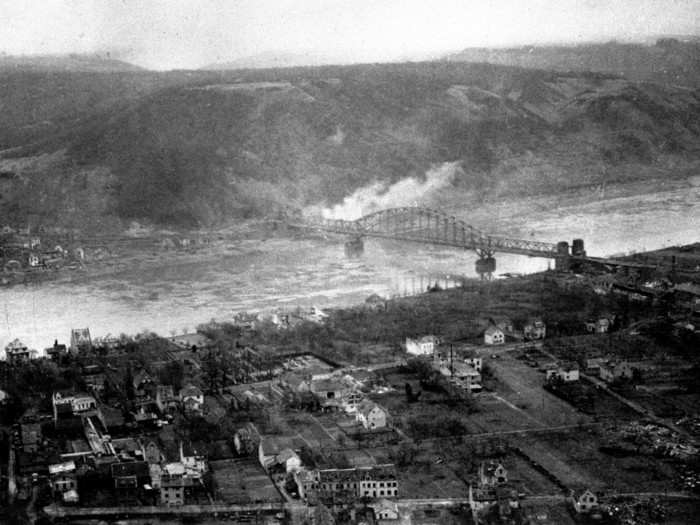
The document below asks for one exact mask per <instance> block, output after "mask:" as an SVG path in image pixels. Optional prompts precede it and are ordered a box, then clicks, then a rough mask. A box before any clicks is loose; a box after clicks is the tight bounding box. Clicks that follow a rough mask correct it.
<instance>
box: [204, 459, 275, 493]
mask: <svg viewBox="0 0 700 525" xmlns="http://www.w3.org/2000/svg"><path fill="white" fill-rule="evenodd" d="M210 465H211V468H212V472H213V474H214V483H215V486H216V493H215V496H216V499H217V500H221V501H224V502H226V503H249V502H255V501H273V502H276V501H281V500H282V496H281V495H280V493H279V492H278V491H277V489H276V488H275V487H274V485H273V484H272V480H270V478H269V477H268V476H267V474H265V472H264V471H263V469H262V467H261V466H260V465H259V464H258V461H257V458H249V459H245V460H239V459H226V460H219V461H211V462H210Z"/></svg>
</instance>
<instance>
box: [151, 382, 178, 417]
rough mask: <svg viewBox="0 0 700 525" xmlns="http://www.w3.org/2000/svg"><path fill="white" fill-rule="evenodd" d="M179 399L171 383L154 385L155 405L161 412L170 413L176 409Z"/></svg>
mask: <svg viewBox="0 0 700 525" xmlns="http://www.w3.org/2000/svg"><path fill="white" fill-rule="evenodd" d="M178 405H179V400H178V398H177V397H176V396H175V394H174V393H173V387H172V386H171V385H158V386H156V406H157V407H158V410H160V413H161V414H172V413H173V412H175V411H176V410H177V407H178Z"/></svg>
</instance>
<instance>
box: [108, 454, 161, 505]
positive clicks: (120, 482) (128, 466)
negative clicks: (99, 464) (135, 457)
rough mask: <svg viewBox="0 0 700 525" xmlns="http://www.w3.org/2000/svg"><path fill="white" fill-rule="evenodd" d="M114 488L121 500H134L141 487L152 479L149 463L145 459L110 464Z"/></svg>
mask: <svg viewBox="0 0 700 525" xmlns="http://www.w3.org/2000/svg"><path fill="white" fill-rule="evenodd" d="M110 471H111V474H112V480H113V482H114V490H115V492H116V495H117V498H118V499H119V500H133V499H135V498H136V496H137V494H138V491H139V487H143V486H144V485H147V484H148V483H149V482H150V481H151V474H150V470H149V468H148V463H146V462H145V461H128V462H125V463H112V464H111V465H110Z"/></svg>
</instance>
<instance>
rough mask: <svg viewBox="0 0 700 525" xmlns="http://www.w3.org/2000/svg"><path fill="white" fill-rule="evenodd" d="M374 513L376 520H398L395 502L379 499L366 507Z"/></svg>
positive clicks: (397, 509) (397, 508)
mask: <svg viewBox="0 0 700 525" xmlns="http://www.w3.org/2000/svg"><path fill="white" fill-rule="evenodd" d="M368 506H369V507H370V508H371V509H372V510H373V511H374V517H375V519H377V520H398V519H399V507H398V505H397V504H396V502H395V501H391V500H388V499H386V498H381V499H378V500H376V501H375V502H374V503H370V504H369V505H368Z"/></svg>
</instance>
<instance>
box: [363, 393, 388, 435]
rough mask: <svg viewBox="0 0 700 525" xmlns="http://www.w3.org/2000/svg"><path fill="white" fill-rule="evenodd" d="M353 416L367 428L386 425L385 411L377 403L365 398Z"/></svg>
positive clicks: (371, 428)
mask: <svg viewBox="0 0 700 525" xmlns="http://www.w3.org/2000/svg"><path fill="white" fill-rule="evenodd" d="M355 418H356V419H357V421H359V422H360V423H362V426H363V427H365V428H366V429H367V430H374V429H377V428H385V427H386V425H387V412H386V410H384V409H383V408H382V407H380V406H379V405H378V404H377V403H374V402H373V401H369V400H365V401H363V402H362V403H360V404H359V406H358V407H357V413H356V416H355Z"/></svg>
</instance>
